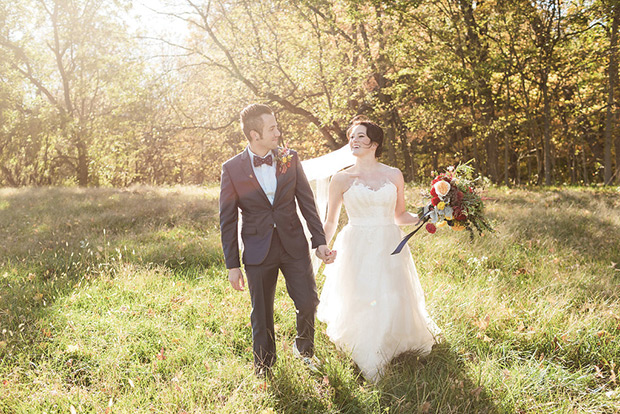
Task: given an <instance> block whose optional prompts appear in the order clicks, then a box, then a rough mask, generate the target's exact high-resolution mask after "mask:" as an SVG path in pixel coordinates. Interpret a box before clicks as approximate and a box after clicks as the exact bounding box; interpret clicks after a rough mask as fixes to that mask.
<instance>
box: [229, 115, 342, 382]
mask: <svg viewBox="0 0 620 414" xmlns="http://www.w3.org/2000/svg"><path fill="white" fill-rule="evenodd" d="M240 118H241V128H242V129H243V133H244V134H245V137H246V138H247V140H248V142H249V145H248V147H247V148H246V149H245V151H243V152H242V153H240V154H238V155H236V156H235V157H233V158H231V159H230V160H228V161H226V162H225V163H224V165H223V166H222V181H221V188H220V230H221V234H222V247H223V249H224V256H225V259H226V267H227V269H228V280H229V282H230V284H231V285H232V287H233V288H234V289H236V290H243V288H244V285H245V282H244V279H243V273H242V271H241V269H240V260H239V240H238V232H237V231H238V230H237V222H238V211H239V210H241V217H242V227H241V239H242V241H243V263H244V267H245V272H246V275H247V281H248V287H249V290H250V297H251V299H252V315H251V321H252V339H253V344H254V345H253V348H254V367H255V371H256V373H257V375H260V376H262V375H265V374H266V373H267V371H268V370H269V369H270V368H271V366H272V365H273V364H274V363H275V361H276V346H275V335H274V325H273V305H274V297H275V289H276V282H277V279H278V271H279V270H281V271H282V274H283V275H284V279H285V280H286V288H287V290H288V294H289V296H290V297H291V298H292V299H293V302H294V303H295V308H296V310H297V337H296V339H295V344H294V350H295V352H296V354H297V353H298V354H299V355H300V356H301V357H302V358H303V359H304V361H305V362H306V363H309V364H311V361H312V360H311V358H312V356H313V353H314V316H315V313H316V307H317V305H318V302H319V299H318V295H317V290H316V283H315V280H314V274H313V271H312V265H311V263H310V255H309V249H308V242H307V240H306V236H305V234H304V230H303V227H302V225H301V222H300V221H299V217H298V215H297V210H296V206H297V205H299V209H300V210H301V213H302V214H303V216H304V218H305V219H306V222H307V224H308V229H309V230H310V234H311V235H312V248H316V255H317V256H318V257H319V258H320V259H321V260H323V261H324V262H325V263H331V262H333V261H334V259H335V255H336V253H335V252H331V251H330V250H329V249H328V247H327V245H326V241H325V234H324V232H323V226H322V224H321V220H320V219H319V216H318V213H317V209H316V205H315V203H314V198H313V194H312V190H311V189H310V185H309V184H308V180H307V179H306V176H305V174H304V172H303V169H302V167H301V164H300V161H299V157H298V156H297V153H296V152H295V151H292V150H288V149H283V148H279V147H278V138H279V137H280V131H279V130H278V124H277V122H276V118H275V116H274V114H273V111H272V110H271V108H269V107H268V106H267V105H260V104H252V105H249V106H247V107H246V108H244V109H243V110H242V111H241V117H240Z"/></svg>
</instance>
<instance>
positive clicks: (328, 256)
mask: <svg viewBox="0 0 620 414" xmlns="http://www.w3.org/2000/svg"><path fill="white" fill-rule="evenodd" d="M337 253H338V252H336V250H330V248H329V247H327V245H325V244H322V245H320V246H319V247H317V248H316V251H315V254H316V256H317V257H318V258H319V259H321V260H322V261H323V263H325V264H330V263H334V260H336V255H337Z"/></svg>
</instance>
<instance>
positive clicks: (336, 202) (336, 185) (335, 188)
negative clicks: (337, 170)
mask: <svg viewBox="0 0 620 414" xmlns="http://www.w3.org/2000/svg"><path fill="white" fill-rule="evenodd" d="M345 183H346V180H344V176H342V175H341V174H336V175H334V177H333V178H332V180H331V182H330V183H329V196H328V202H327V220H326V221H325V225H324V226H323V228H324V230H325V239H327V244H329V242H330V241H331V239H332V238H333V237H334V234H335V233H336V229H337V228H338V219H339V218H340V208H341V207H342V194H343V193H344V185H345Z"/></svg>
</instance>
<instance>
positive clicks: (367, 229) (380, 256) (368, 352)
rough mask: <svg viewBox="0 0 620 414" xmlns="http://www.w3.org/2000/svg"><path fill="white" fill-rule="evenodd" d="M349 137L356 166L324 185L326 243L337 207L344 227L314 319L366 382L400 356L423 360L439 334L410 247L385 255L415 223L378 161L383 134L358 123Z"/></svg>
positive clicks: (393, 178)
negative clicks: (407, 354) (343, 211)
mask: <svg viewBox="0 0 620 414" xmlns="http://www.w3.org/2000/svg"><path fill="white" fill-rule="evenodd" d="M347 135H348V137H349V145H350V147H351V151H352V153H353V155H354V156H355V157H356V163H355V165H353V166H352V167H351V168H348V169H346V170H344V171H341V172H339V173H337V174H336V175H334V177H333V178H332V181H331V183H330V185H329V201H328V209H327V221H326V223H325V235H326V237H327V240H328V242H329V241H330V240H331V239H332V237H333V236H334V234H335V232H336V229H337V226H338V218H339V216H340V208H341V206H342V203H343V201H344V205H345V208H346V211H347V215H348V217H349V222H348V224H347V225H346V226H345V227H344V228H343V229H342V231H341V232H340V233H339V234H338V237H337V238H336V241H335V243H334V248H333V249H334V250H335V251H337V252H338V253H337V254H338V256H337V260H336V261H335V262H334V264H331V265H329V266H326V267H325V271H324V273H325V275H326V280H325V285H324V287H323V291H322V293H321V301H320V304H319V307H318V310H317V317H318V319H319V320H321V321H323V322H325V323H326V324H327V335H328V336H329V338H330V339H331V340H332V342H334V343H335V344H336V346H337V347H338V348H340V349H342V350H344V351H345V352H347V353H349V354H350V355H351V357H352V358H353V360H354V361H355V363H356V364H357V366H358V367H359V368H360V370H361V371H362V374H363V375H364V377H366V378H367V379H369V380H372V381H377V380H378V379H379V378H380V376H381V374H382V371H383V369H384V368H385V366H386V365H387V364H388V363H389V362H390V360H391V359H392V358H393V357H395V356H397V355H399V354H401V353H403V352H405V351H417V352H419V353H420V354H421V355H426V354H428V353H429V352H430V350H431V348H432V346H433V344H434V343H435V335H436V334H438V333H439V329H438V328H437V326H436V325H435V323H434V322H433V321H432V320H431V319H430V317H429V316H428V313H427V312H426V309H425V303H424V292H423V291H422V287H421V285H420V281H419V280H418V275H417V271H416V268H415V264H414V263H413V260H412V258H411V253H410V251H409V248H408V247H407V246H405V248H404V249H403V251H402V252H401V253H399V254H396V255H393V256H392V255H390V254H391V252H392V251H393V250H394V248H395V247H396V246H397V245H398V243H399V242H400V240H401V238H402V236H403V234H402V232H401V230H400V228H399V227H398V225H406V224H417V223H418V222H419V219H418V218H417V216H415V215H413V214H411V213H409V212H407V210H406V206H405V198H404V194H403V192H404V180H403V175H402V173H401V172H400V170H398V169H396V168H392V167H389V166H387V165H385V164H381V163H380V162H379V161H378V160H377V157H378V156H379V155H380V153H381V147H382V142H383V130H382V129H381V128H380V127H379V126H378V125H376V124H375V123H373V122H370V121H366V120H356V121H354V122H353V124H352V126H351V127H350V128H349V130H348V132H347Z"/></svg>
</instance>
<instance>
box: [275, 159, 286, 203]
mask: <svg viewBox="0 0 620 414" xmlns="http://www.w3.org/2000/svg"><path fill="white" fill-rule="evenodd" d="M280 150H281V148H280V147H278V148H276V149H275V151H273V152H274V162H275V163H276V193H275V195H274V197H273V204H274V205H275V204H276V201H277V200H278V196H279V195H280V192H281V191H280V187H281V186H282V184H283V183H284V180H285V178H286V173H284V174H282V172H281V171H282V168H281V166H280V163H279V160H278V157H277V155H278V153H279V152H280Z"/></svg>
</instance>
